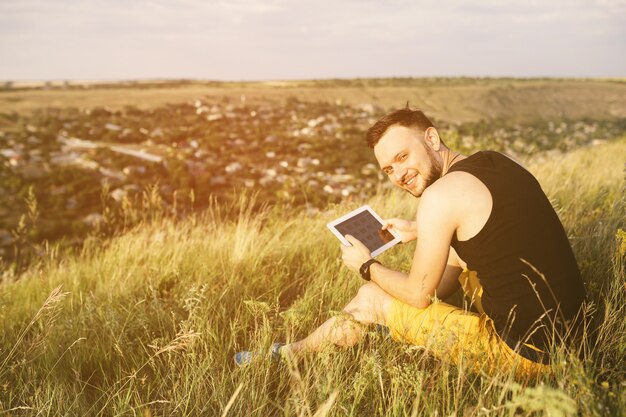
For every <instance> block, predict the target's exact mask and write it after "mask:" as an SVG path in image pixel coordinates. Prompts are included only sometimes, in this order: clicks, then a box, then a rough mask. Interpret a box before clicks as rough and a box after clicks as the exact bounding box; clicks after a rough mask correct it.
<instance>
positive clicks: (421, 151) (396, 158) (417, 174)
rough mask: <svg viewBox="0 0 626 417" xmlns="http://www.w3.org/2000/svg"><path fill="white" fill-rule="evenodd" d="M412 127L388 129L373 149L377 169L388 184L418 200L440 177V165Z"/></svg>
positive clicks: (430, 149) (397, 126)
mask: <svg viewBox="0 0 626 417" xmlns="http://www.w3.org/2000/svg"><path fill="white" fill-rule="evenodd" d="M424 135H425V133H423V132H421V131H419V129H416V128H408V127H404V126H399V125H395V126H391V127H390V128H389V129H387V132H385V134H384V135H383V136H382V137H381V138H380V140H379V141H378V143H377V144H376V145H375V146H374V155H375V156H376V159H377V160H378V164H379V165H380V168H381V169H382V170H383V172H384V173H385V174H387V176H388V177H389V180H391V182H392V183H394V184H395V185H397V186H398V187H400V188H402V189H403V190H405V191H407V192H409V193H411V194H412V195H413V196H415V197H420V196H421V195H422V193H423V192H424V190H425V189H426V188H427V187H429V186H430V185H431V184H432V183H434V182H435V181H437V179H439V177H441V163H440V161H439V159H438V158H437V156H436V154H435V151H434V150H433V149H432V148H431V147H430V145H428V144H427V143H426V142H425V141H424Z"/></svg>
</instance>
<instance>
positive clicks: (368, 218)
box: [334, 210, 394, 251]
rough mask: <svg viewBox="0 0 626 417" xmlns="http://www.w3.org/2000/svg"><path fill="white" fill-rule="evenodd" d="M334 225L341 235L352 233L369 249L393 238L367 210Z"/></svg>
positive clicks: (376, 247) (382, 244) (373, 248)
mask: <svg viewBox="0 0 626 417" xmlns="http://www.w3.org/2000/svg"><path fill="white" fill-rule="evenodd" d="M334 226H335V228H336V229H337V230H339V232H340V233H341V234H342V235H343V236H345V235H352V236H354V237H356V238H357V239H359V240H360V241H361V242H362V243H363V244H364V245H365V246H367V248H368V249H369V250H370V251H373V250H375V249H378V248H380V247H381V246H384V245H385V244H387V243H389V242H391V241H392V240H393V239H394V236H393V235H392V234H391V233H389V231H388V230H382V229H381V227H382V226H383V225H382V223H380V222H379V221H378V220H376V218H374V216H372V214H371V213H370V212H369V211H367V210H364V211H362V212H361V213H359V214H357V215H356V216H354V217H350V218H349V219H347V220H344V221H342V222H340V223H337V224H335V225H334Z"/></svg>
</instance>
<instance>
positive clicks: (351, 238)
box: [346, 235, 365, 247]
mask: <svg viewBox="0 0 626 417" xmlns="http://www.w3.org/2000/svg"><path fill="white" fill-rule="evenodd" d="M346 240H347V241H348V242H350V243H351V244H352V246H362V247H365V245H364V244H363V243H361V241H360V240H359V239H357V238H356V237H354V236H352V235H346Z"/></svg>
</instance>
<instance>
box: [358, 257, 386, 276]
mask: <svg viewBox="0 0 626 417" xmlns="http://www.w3.org/2000/svg"><path fill="white" fill-rule="evenodd" d="M373 263H377V264H380V262H378V261H377V260H376V259H374V258H372V259H369V260H367V261H365V262H363V265H361V267H360V268H359V274H361V278H363V279H364V280H365V281H369V280H370V279H372V277H370V266H372V264H373ZM381 265H382V264H381Z"/></svg>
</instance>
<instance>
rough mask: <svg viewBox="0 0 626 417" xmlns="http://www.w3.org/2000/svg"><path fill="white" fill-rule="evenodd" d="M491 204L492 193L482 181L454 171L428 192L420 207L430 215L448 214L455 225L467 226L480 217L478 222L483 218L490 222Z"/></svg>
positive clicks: (427, 190)
mask: <svg viewBox="0 0 626 417" xmlns="http://www.w3.org/2000/svg"><path fill="white" fill-rule="evenodd" d="M491 207H492V198H491V193H490V192H489V189H488V188H487V187H486V186H485V184H483V182H482V181H480V180H479V179H478V178H476V177H475V176H473V175H472V174H469V173H467V172H463V171H454V172H451V173H449V174H446V175H445V176H443V177H442V178H440V179H439V180H437V181H435V182H434V183H433V184H432V185H431V186H430V187H428V188H427V189H426V190H425V191H424V193H423V194H422V198H421V201H420V208H419V209H420V211H421V210H423V209H424V210H425V211H426V213H425V214H427V215H428V214H429V213H430V216H436V217H437V216H443V217H446V218H447V219H448V221H450V222H452V224H454V226H455V227H463V226H464V225H466V224H468V223H470V222H474V218H476V217H480V219H476V221H478V222H480V221H481V219H482V218H483V217H484V221H486V218H487V217H488V216H489V213H490V212H491ZM430 216H429V217H430ZM484 221H483V224H484Z"/></svg>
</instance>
